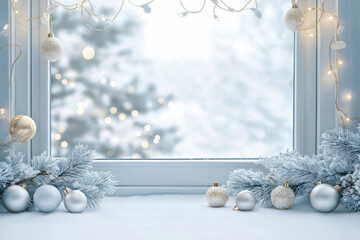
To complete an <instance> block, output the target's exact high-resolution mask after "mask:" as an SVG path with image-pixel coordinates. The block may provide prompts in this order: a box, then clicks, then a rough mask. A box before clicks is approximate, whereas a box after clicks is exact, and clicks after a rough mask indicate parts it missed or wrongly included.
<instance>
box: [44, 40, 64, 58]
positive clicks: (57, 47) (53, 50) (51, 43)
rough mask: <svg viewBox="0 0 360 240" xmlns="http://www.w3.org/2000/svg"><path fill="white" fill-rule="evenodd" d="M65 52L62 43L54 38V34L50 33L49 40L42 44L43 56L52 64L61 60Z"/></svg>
mask: <svg viewBox="0 0 360 240" xmlns="http://www.w3.org/2000/svg"><path fill="white" fill-rule="evenodd" d="M63 50H64V48H63V45H62V43H61V41H60V40H59V39H57V38H56V37H54V34H53V33H49V35H48V38H47V39H46V40H45V41H43V43H42V44H41V53H42V55H44V57H45V58H46V59H47V60H49V61H51V62H56V61H57V60H59V59H60V57H61V54H62V52H63Z"/></svg>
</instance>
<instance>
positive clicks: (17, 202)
mask: <svg viewBox="0 0 360 240" xmlns="http://www.w3.org/2000/svg"><path fill="white" fill-rule="evenodd" d="M2 203H3V205H4V207H5V209H6V210H8V211H9V212H12V213H18V212H22V211H25V209H26V208H27V207H28V206H29V203H30V196H29V193H28V191H27V190H26V189H25V188H23V187H20V186H19V185H12V186H10V187H8V188H7V189H5V191H4V192H3V194H2Z"/></svg>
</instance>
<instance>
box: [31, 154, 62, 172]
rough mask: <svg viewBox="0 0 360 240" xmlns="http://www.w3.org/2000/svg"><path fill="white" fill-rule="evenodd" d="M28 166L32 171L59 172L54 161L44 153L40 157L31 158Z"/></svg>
mask: <svg viewBox="0 0 360 240" xmlns="http://www.w3.org/2000/svg"><path fill="white" fill-rule="evenodd" d="M30 166H31V167H32V168H33V169H34V170H38V171H41V170H43V171H48V172H52V173H56V172H58V171H59V169H58V166H57V162H56V161H54V159H52V158H51V157H50V156H49V155H48V154H47V153H46V152H43V153H42V154H41V155H40V156H36V157H33V159H31V161H30Z"/></svg>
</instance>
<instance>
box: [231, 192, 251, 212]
mask: <svg viewBox="0 0 360 240" xmlns="http://www.w3.org/2000/svg"><path fill="white" fill-rule="evenodd" d="M235 203H236V207H237V209H238V210H242V211H251V210H253V209H254V207H255V205H256V197H255V195H254V194H253V193H252V192H251V191H249V190H244V191H241V192H240V193H239V194H238V195H237V196H236V199H235Z"/></svg>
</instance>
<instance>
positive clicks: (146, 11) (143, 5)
mask: <svg viewBox="0 0 360 240" xmlns="http://www.w3.org/2000/svg"><path fill="white" fill-rule="evenodd" d="M140 7H141V8H142V9H143V10H144V12H145V13H151V7H150V6H149V4H142V5H140Z"/></svg>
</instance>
